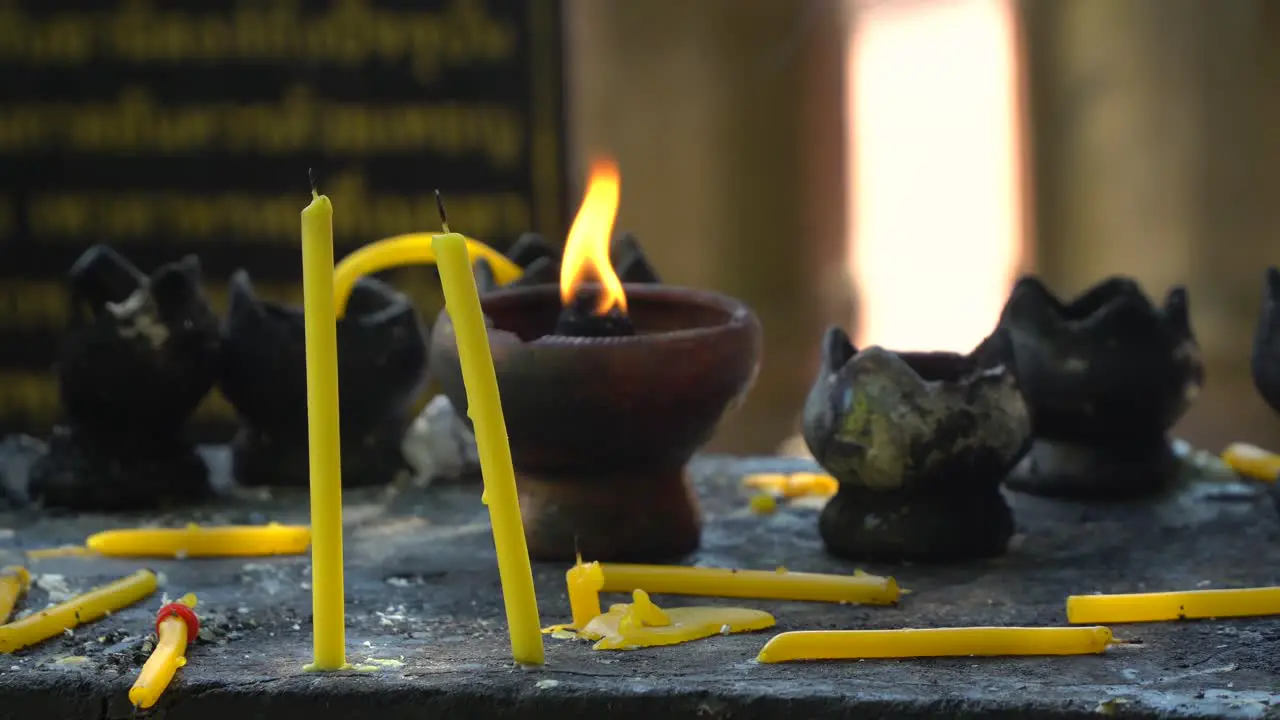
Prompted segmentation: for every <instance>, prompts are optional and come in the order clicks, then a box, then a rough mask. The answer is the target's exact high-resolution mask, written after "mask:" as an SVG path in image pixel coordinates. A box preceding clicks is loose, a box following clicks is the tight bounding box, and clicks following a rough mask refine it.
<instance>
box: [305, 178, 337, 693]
mask: <svg viewBox="0 0 1280 720" xmlns="http://www.w3.org/2000/svg"><path fill="white" fill-rule="evenodd" d="M311 197H312V200H311V204H310V205H308V206H307V207H306V208H305V209H304V210H303V211H302V296H303V300H302V303H303V313H304V316H305V319H304V325H305V334H306V353H307V445H308V450H309V461H310V473H311V532H312V540H311V609H312V618H313V620H312V627H313V631H314V633H315V635H314V643H315V655H314V661H313V662H312V664H311V665H309V666H308V668H309V669H311V670H340V669H342V667H343V666H345V665H346V663H347V660H346V657H347V650H346V643H347V640H346V634H347V628H346V617H345V615H344V612H345V609H344V592H343V584H342V451H341V442H342V436H341V434H340V432H339V428H338V327H337V316H336V315H335V314H334V309H333V205H332V204H331V203H330V202H329V198H327V197H325V196H324V195H318V194H316V191H315V188H314V187H312V189H311Z"/></svg>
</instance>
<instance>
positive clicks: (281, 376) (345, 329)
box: [219, 270, 426, 487]
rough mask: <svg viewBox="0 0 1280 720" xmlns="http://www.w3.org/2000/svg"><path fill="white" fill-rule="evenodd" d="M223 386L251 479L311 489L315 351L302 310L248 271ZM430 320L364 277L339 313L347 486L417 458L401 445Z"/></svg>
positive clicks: (234, 306)
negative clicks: (275, 296) (257, 290)
mask: <svg viewBox="0 0 1280 720" xmlns="http://www.w3.org/2000/svg"><path fill="white" fill-rule="evenodd" d="M229 305H230V307H229V311H228V316H227V322H226V327H225V329H224V331H223V344H224V348H225V351H224V356H225V358H224V362H223V366H222V373H221V377H220V379H219V384H220V386H221V388H222V393H223V395H225V396H226V398H227V400H228V401H229V402H230V403H231V404H232V405H233V406H235V408H236V412H237V413H238V414H239V416H240V419H241V421H242V423H243V427H242V428H241V429H240V432H239V433H238V434H237V435H236V437H235V440H234V441H233V442H232V457H233V465H234V472H235V477H236V480H237V481H239V482H240V483H241V484H244V485H255V486H256V485H275V486H293V487H305V486H306V485H307V484H308V482H309V467H310V461H309V454H308V449H307V357H306V332H305V329H304V322H303V320H304V317H303V311H302V308H297V307H285V306H282V305H279V304H276V303H272V302H267V301H264V300H261V299H259V298H258V297H257V295H255V294H254V291H253V286H252V284H251V283H250V281H249V275H248V273H246V272H244V271H243V270H241V271H239V272H237V273H236V274H235V275H234V276H233V277H232V279H231V292H230V302H229ZM425 372H426V342H425V339H424V331H423V328H422V320H421V318H420V317H419V315H418V312H417V310H415V309H414V307H413V305H412V303H410V302H409V299H408V298H407V297H405V296H404V295H402V294H400V293H398V292H396V291H395V290H393V289H392V288H391V287H390V286H388V285H386V284H385V283H383V282H381V281H378V280H375V279H373V278H363V279H361V280H360V281H359V282H357V283H356V285H355V287H354V288H353V289H352V291H351V297H350V299H349V300H348V302H347V310H346V314H345V315H344V316H343V317H342V319H341V320H339V321H338V393H339V398H338V408H339V413H340V417H339V421H338V422H339V429H340V432H341V433H342V484H343V486H344V487H359V486H368V485H383V484H386V483H389V482H391V481H392V480H394V479H395V478H396V476H397V475H399V474H400V473H401V472H402V471H405V470H407V468H408V466H407V464H406V462H405V460H404V456H403V455H402V454H401V450H400V445H401V441H402V440H403V438H404V432H405V429H406V428H407V427H408V412H409V409H410V406H411V404H412V402H413V399H414V397H415V395H416V394H417V392H418V390H419V389H420V388H421V387H422V385H423V384H424V382H425Z"/></svg>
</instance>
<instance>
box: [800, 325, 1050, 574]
mask: <svg viewBox="0 0 1280 720" xmlns="http://www.w3.org/2000/svg"><path fill="white" fill-rule="evenodd" d="M1009 358H1010V350H1009V342H1008V337H1007V335H1005V333H1003V332H999V331H998V332H997V333H996V334H995V335H992V336H991V337H990V338H988V339H987V340H986V341H984V342H983V343H982V344H981V345H980V346H979V347H978V348H977V349H975V350H974V351H973V352H972V353H971V354H969V355H960V354H956V353H941V352H939V353H896V352H892V351H889V350H885V349H883V348H880V347H874V346H873V347H869V348H867V349H866V350H863V351H862V352H858V351H857V350H856V349H855V348H854V346H853V344H852V343H851V342H850V340H849V336H848V335H846V334H845V332H844V331H843V330H841V329H839V328H835V327H833V328H831V329H829V330H828V331H827V334H826V337H825V338H824V339H823V347H822V366H821V368H820V369H819V371H818V377H817V379H816V380H815V382H814V384H813V388H812V389H811V390H810V392H809V397H808V400H807V401H806V403H805V408H804V416H803V435H804V439H805V442H806V443H807V444H808V446H809V449H810V451H811V452H812V453H813V456H814V458H816V459H817V461H818V462H819V463H820V464H821V465H822V466H823V468H825V469H826V470H827V472H829V473H831V475H832V477H834V478H835V479H836V481H837V482H839V484H840V487H839V490H838V491H837V492H836V494H835V496H834V497H832V499H831V500H830V501H829V502H828V503H827V505H826V506H825V507H824V508H823V510H822V515H821V516H820V518H819V523H818V529H819V532H820V534H821V535H822V539H823V541H824V542H825V543H826V546H827V549H828V550H829V551H830V552H831V553H833V554H835V555H838V556H841V557H845V558H849V559H854V560H864V561H872V562H901V561H917V562H949V561H960V560H968V559H974V558H985V557H992V556H996V555H1000V554H1002V553H1004V551H1005V549H1006V547H1007V545H1008V542H1009V538H1010V537H1012V535H1013V529H1014V526H1013V513H1012V512H1011V511H1010V509H1009V506H1008V504H1007V503H1006V502H1005V499H1004V497H1003V495H1001V493H1000V483H1001V482H1002V481H1003V480H1004V477H1005V474H1006V473H1008V471H1009V469H1010V468H1012V467H1013V466H1014V464H1015V463H1017V461H1018V460H1019V459H1020V458H1021V457H1022V455H1023V454H1024V453H1025V452H1026V449H1027V446H1028V444H1029V442H1030V436H1031V421H1030V418H1029V415H1028V412H1027V408H1026V405H1025V404H1024V402H1023V399H1022V395H1021V393H1020V392H1019V391H1018V386H1017V383H1016V381H1015V379H1014V374H1013V372H1012V371H1011V369H1010V368H1009Z"/></svg>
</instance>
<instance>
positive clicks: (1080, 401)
mask: <svg viewBox="0 0 1280 720" xmlns="http://www.w3.org/2000/svg"><path fill="white" fill-rule="evenodd" d="M1187 302H1188V300H1187V292H1186V290H1185V289H1183V288H1181V287H1175V288H1173V289H1171V290H1170V291H1169V293H1168V295H1167V296H1166V298H1165V301H1164V305H1163V306H1162V307H1157V306H1156V305H1155V304H1153V303H1152V302H1151V300H1150V299H1148V298H1147V296H1146V295H1145V294H1144V293H1143V292H1142V289H1141V288H1140V287H1139V286H1138V283H1137V282H1135V281H1134V280H1132V279H1130V278H1125V277H1113V278H1109V279H1107V280H1104V281H1103V282H1101V283H1099V284H1097V285H1095V286H1094V287H1092V288H1091V289H1089V290H1088V291H1086V292H1085V293H1084V294H1082V295H1080V296H1079V297H1077V298H1076V299H1074V300H1072V301H1070V302H1063V301H1061V300H1059V299H1058V298H1057V297H1056V296H1054V295H1053V293H1051V292H1050V291H1049V290H1048V288H1046V287H1045V286H1044V284H1043V283H1041V282H1040V280H1038V279H1036V278H1034V277H1026V278H1023V279H1022V280H1020V281H1019V282H1018V283H1017V285H1016V286H1015V287H1014V289H1013V293H1012V295H1011V296H1010V298H1009V301H1008V303H1007V304H1006V305H1005V308H1004V311H1003V313H1002V314H1001V316H1000V327H1001V328H1003V329H1005V330H1007V331H1008V332H1009V336H1010V338H1011V339H1012V340H1013V350H1014V355H1015V358H1016V360H1015V366H1016V368H1017V373H1018V383H1019V386H1020V387H1021V388H1022V392H1023V394H1024V395H1025V396H1026V399H1027V405H1028V406H1029V407H1030V409H1031V420H1032V428H1033V434H1034V436H1035V444H1034V445H1033V447H1032V449H1031V452H1030V453H1029V454H1028V455H1027V458H1026V459H1025V460H1024V461H1023V463H1022V464H1021V465H1019V467H1018V468H1017V469H1016V470H1015V471H1014V472H1013V473H1012V474H1011V475H1010V477H1009V487H1011V488H1014V489H1017V490H1021V491H1024V492H1028V493H1034V494H1039V495H1047V496H1056V497H1071V498H1081V499H1125V498H1135V497H1142V496H1147V495H1151V494H1154V493H1158V492H1160V491H1161V490H1162V489H1163V488H1165V487H1167V486H1168V485H1169V484H1170V483H1172V482H1173V481H1174V480H1175V479H1176V478H1177V476H1178V468H1179V464H1178V461H1177V458H1176V457H1175V456H1174V454H1173V452H1172V450H1171V449H1170V444H1169V438H1168V433H1169V430H1170V428H1172V427H1173V425H1174V423H1175V422H1177V421H1178V419H1179V418H1180V417H1182V415H1183V413H1184V412H1186V410H1187V408H1188V407H1190V406H1191V403H1192V402H1193V401H1194V400H1195V398H1196V396H1197V394H1198V393H1199V391H1200V388H1201V386H1202V384H1203V382H1204V368H1203V366H1202V364H1201V360H1200V352H1199V348H1198V346H1197V345H1196V341H1195V337H1194V335H1193V334H1192V332H1191V325H1190V320H1189V316H1188V307H1187Z"/></svg>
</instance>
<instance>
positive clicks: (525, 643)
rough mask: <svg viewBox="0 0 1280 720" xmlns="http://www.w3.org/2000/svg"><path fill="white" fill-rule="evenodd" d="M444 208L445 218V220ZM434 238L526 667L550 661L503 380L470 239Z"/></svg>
mask: <svg viewBox="0 0 1280 720" xmlns="http://www.w3.org/2000/svg"><path fill="white" fill-rule="evenodd" d="M443 216H444V211H443V207H442V208H441V219H442V220H443V219H444V217H443ZM444 229H445V234H444V235H437V236H435V237H434V238H433V239H432V241H431V244H432V248H433V249H434V250H435V255H436V267H437V268H439V270H440V285H441V286H442V288H443V289H444V299H445V307H446V308H447V309H448V311H449V319H450V320H452V322H453V331H454V335H455V336H456V338H457V344H458V359H459V361H460V363H461V365H462V381H463V384H464V385H465V386H466V388H467V405H468V408H469V409H468V414H469V415H470V416H471V421H472V424H473V425H474V426H475V436H476V450H477V452H478V454H479V455H480V472H481V474H482V475H483V476H484V492H485V495H486V496H487V499H488V507H489V518H490V521H491V523H492V525H493V544H494V547H495V549H496V550H497V553H498V575H499V576H500V578H501V580H502V599H503V602H504V603H505V604H506V609H507V627H508V629H509V631H510V633H511V653H512V655H513V656H514V657H515V660H516V662H518V663H521V664H523V665H541V664H543V662H544V661H545V658H544V655H543V652H544V651H543V647H542V632H541V630H540V627H539V621H538V599H537V597H536V596H535V595H534V591H533V568H532V567H531V566H530V563H529V548H528V545H527V544H526V543H525V538H524V522H523V520H522V519H521V517H520V502H519V499H518V497H517V495H516V478H515V471H514V470H513V469H512V466H511V446H510V445H509V444H508V441H507V425H506V421H505V420H504V419H503V417H502V402H501V399H500V398H499V396H498V377H497V374H496V373H495V372H494V369H493V356H492V355H491V354H490V350H489V336H488V334H487V331H486V330H485V324H484V313H483V312H482V311H481V309H480V295H479V293H478V292H477V291H476V281H475V277H474V276H473V275H472V274H471V263H470V261H469V258H468V256H467V241H466V238H464V237H463V236H461V235H459V234H457V233H450V232H449V226H448V224H447V223H446V224H445V226H444Z"/></svg>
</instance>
